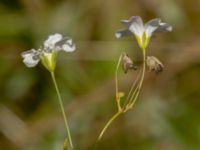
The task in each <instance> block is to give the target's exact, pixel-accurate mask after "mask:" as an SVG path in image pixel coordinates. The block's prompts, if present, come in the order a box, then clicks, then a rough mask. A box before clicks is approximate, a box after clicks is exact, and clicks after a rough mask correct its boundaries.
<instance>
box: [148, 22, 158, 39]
mask: <svg viewBox="0 0 200 150" xmlns="http://www.w3.org/2000/svg"><path fill="white" fill-rule="evenodd" d="M160 22H161V21H160V19H152V20H150V21H149V22H147V23H146V24H145V33H146V37H147V38H149V37H151V36H152V34H153V32H154V31H155V30H156V29H157V28H158V27H159V25H160Z"/></svg>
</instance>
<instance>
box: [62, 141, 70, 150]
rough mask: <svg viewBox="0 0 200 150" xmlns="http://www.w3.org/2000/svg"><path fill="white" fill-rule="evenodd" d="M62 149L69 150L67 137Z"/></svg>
mask: <svg viewBox="0 0 200 150" xmlns="http://www.w3.org/2000/svg"><path fill="white" fill-rule="evenodd" d="M63 150H69V149H68V140H67V139H65V142H64V146H63Z"/></svg>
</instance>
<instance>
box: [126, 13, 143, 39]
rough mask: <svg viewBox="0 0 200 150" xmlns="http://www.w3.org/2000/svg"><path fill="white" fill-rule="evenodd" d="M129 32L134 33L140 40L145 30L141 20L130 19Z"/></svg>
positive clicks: (137, 17) (135, 17)
mask: <svg viewBox="0 0 200 150" xmlns="http://www.w3.org/2000/svg"><path fill="white" fill-rule="evenodd" d="M128 24H129V30H130V31H131V32H132V33H134V34H135V35H136V36H138V37H139V38H142V35H143V32H144V30H145V28H144V24H143V21H142V19H141V18H140V17H139V16H134V17H131V18H130V23H127V25H128Z"/></svg>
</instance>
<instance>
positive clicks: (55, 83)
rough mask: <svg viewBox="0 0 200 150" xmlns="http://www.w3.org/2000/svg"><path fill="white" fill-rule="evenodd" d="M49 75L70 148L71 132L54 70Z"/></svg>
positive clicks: (71, 145)
mask: <svg viewBox="0 0 200 150" xmlns="http://www.w3.org/2000/svg"><path fill="white" fill-rule="evenodd" d="M51 77H52V80H53V83H54V86H55V89H56V93H57V96H58V100H59V104H60V108H61V111H62V115H63V119H64V123H65V127H66V130H67V135H68V139H69V144H70V147H71V149H73V143H72V139H71V134H70V130H69V125H68V122H67V117H66V115H65V110H64V106H63V101H62V98H61V96H60V92H59V89H58V86H57V82H56V79H55V75H54V72H51Z"/></svg>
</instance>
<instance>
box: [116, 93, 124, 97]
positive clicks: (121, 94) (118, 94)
mask: <svg viewBox="0 0 200 150" xmlns="http://www.w3.org/2000/svg"><path fill="white" fill-rule="evenodd" d="M124 95H125V94H124V92H118V93H117V97H118V98H122V97H124Z"/></svg>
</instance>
